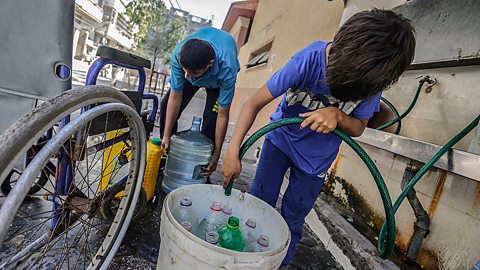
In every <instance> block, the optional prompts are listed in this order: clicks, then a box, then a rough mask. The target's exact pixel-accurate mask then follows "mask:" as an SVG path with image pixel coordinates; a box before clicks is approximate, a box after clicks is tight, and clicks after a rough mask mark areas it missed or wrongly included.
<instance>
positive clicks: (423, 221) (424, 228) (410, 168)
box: [401, 164, 430, 261]
mask: <svg viewBox="0 0 480 270" xmlns="http://www.w3.org/2000/svg"><path fill="white" fill-rule="evenodd" d="M418 170H419V169H418V167H416V166H414V165H411V164H407V167H406V168H405V172H404V173H403V179H402V183H401V188H402V190H404V189H405V187H406V186H407V185H408V183H410V181H411V180H412V178H413V177H414V176H415V174H416V173H417V172H418ZM407 199H408V202H409V203H410V206H411V207H412V209H413V211H414V212H415V217H416V219H417V220H416V221H415V224H414V231H413V235H412V239H411V240H410V244H409V245H408V250H407V254H406V257H407V259H408V260H409V261H415V260H416V258H417V255H418V252H419V251H420V247H421V245H422V241H423V239H424V238H425V237H427V235H428V233H429V232H430V230H429V227H430V217H429V216H428V213H427V211H425V209H423V206H422V204H421V203H420V200H419V199H418V197H417V194H416V192H415V189H413V188H412V189H411V190H410V191H409V192H408V194H407Z"/></svg>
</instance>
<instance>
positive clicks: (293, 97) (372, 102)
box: [266, 41, 381, 175]
mask: <svg viewBox="0 0 480 270" xmlns="http://www.w3.org/2000/svg"><path fill="white" fill-rule="evenodd" d="M328 44H329V43H328V42H322V41H317V42H314V43H312V44H310V45H309V46H308V47H306V48H304V49H302V50H301V51H299V52H298V53H296V54H295V55H294V56H293V57H292V58H291V59H290V61H289V62H288V63H287V64H286V65H285V66H284V67H282V68H281V69H280V70H279V71H277V72H276V73H275V74H273V76H272V77H271V78H270V79H269V80H268V81H267V87H268V89H269V90H270V92H271V94H272V95H273V97H275V98H276V97H279V96H281V95H283V98H282V101H281V102H280V104H279V105H278V107H277V110H276V111H275V113H273V114H272V116H271V117H270V119H271V121H276V120H279V119H282V118H288V117H295V116H298V115H299V114H301V113H304V112H308V111H313V110H316V109H320V108H323V107H327V106H335V107H338V108H339V109H341V110H342V111H344V112H345V113H346V114H348V115H350V116H352V117H355V118H358V119H369V118H371V117H372V115H373V113H374V112H377V111H378V110H379V109H380V97H381V93H379V94H377V95H375V96H374V97H372V98H370V99H368V100H361V101H358V102H341V101H339V100H337V99H335V98H334V97H333V96H332V95H331V92H330V89H329V87H328V86H327V85H326V84H325V81H326V78H325V74H326V54H325V48H326V47H327V45H328ZM266 138H267V139H268V140H270V141H271V142H272V143H273V144H274V145H275V146H277V147H278V148H280V149H281V150H282V151H283V152H284V153H285V154H286V155H287V156H288V157H289V158H290V159H291V160H292V162H293V163H294V165H295V166H296V167H297V168H299V169H300V170H301V171H303V172H304V173H306V174H310V175H319V174H322V173H324V172H325V171H326V170H327V169H328V168H329V167H330V165H331V164H332V162H333V161H334V160H335V157H336V156H337V153H338V149H339V146H340V144H341V142H342V141H341V139H340V138H339V137H337V136H336V135H334V134H333V133H329V134H323V133H317V132H315V131H312V130H311V129H310V128H305V129H300V126H299V125H293V126H285V127H281V128H278V129H276V130H274V131H272V132H270V133H268V134H267V136H266Z"/></svg>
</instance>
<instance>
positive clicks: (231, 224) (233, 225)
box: [227, 217, 240, 229]
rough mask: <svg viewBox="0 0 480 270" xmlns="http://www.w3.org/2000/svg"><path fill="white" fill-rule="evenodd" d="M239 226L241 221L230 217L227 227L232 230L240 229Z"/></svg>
mask: <svg viewBox="0 0 480 270" xmlns="http://www.w3.org/2000/svg"><path fill="white" fill-rule="evenodd" d="M239 224H240V221H239V220H238V218H237V217H230V218H229V219H228V224H227V227H229V228H230V229H238V227H239Z"/></svg>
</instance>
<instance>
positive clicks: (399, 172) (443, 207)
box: [332, 1, 480, 269]
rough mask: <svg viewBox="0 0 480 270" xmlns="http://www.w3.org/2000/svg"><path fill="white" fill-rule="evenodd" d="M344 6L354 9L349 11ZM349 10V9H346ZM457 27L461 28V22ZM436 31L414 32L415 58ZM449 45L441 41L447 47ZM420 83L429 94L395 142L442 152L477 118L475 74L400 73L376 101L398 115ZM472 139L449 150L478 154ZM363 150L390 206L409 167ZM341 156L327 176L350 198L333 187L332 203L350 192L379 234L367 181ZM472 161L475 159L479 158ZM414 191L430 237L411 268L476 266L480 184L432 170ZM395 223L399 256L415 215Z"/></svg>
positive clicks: (403, 213) (479, 72)
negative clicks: (428, 82)
mask: <svg viewBox="0 0 480 270" xmlns="http://www.w3.org/2000/svg"><path fill="white" fill-rule="evenodd" d="M386 2H387V1H386ZM444 2H445V1H444ZM350 4H351V5H353V3H350ZM348 5H349V2H347V6H348ZM463 8H465V7H462V9H463ZM466 8H467V9H468V7H466ZM346 9H347V8H346ZM448 10H452V8H449V9H446V10H445V11H446V12H441V13H442V14H444V15H445V16H447V17H450V19H451V20H453V21H455V17H454V16H455V13H453V14H452V13H450V14H449V13H448ZM462 12H465V10H462ZM433 15H434V14H432V17H434V18H433V19H436V18H437V16H433ZM457 20H458V21H461V20H462V18H457ZM441 23H442V22H438V23H436V24H435V27H433V26H432V29H431V30H430V31H429V30H428V29H422V27H423V26H422V25H417V28H420V29H419V30H418V31H417V47H418V48H417V49H418V50H417V52H418V51H428V50H429V47H435V46H436V45H435V43H436V41H438V39H441V36H442V35H444V33H442V31H441V29H442V25H441ZM424 24H425V22H424ZM467 25H468V24H467ZM450 26H451V25H450ZM439 29H440V30H439ZM432 31H433V32H434V34H435V31H437V35H434V34H431V33H432ZM424 32H425V33H430V34H429V36H428V35H422V33H424ZM419 33H420V36H419ZM447 34H448V33H447ZM447 37H448V35H447ZM434 40H436V41H434ZM451 41H452V40H448V42H451ZM463 41H464V40H463V39H457V40H456V41H454V42H453V43H455V45H452V46H458V47H459V48H460V47H462V42H463ZM446 42H447V41H446ZM455 48H456V47H455ZM421 56H424V55H421ZM439 59H441V56H440V57H439ZM435 60H436V59H431V60H430V61H435ZM424 75H429V76H431V77H434V78H436V79H437V83H436V84H435V85H434V86H433V87H432V88H431V92H429V93H427V92H426V91H425V89H426V87H425V86H424V88H423V90H422V92H421V94H420V97H419V99H418V102H417V104H416V105H415V107H414V109H413V110H412V112H411V113H410V114H409V115H408V116H407V117H406V118H405V119H404V121H402V130H401V133H400V134H401V135H403V136H406V137H410V138H415V139H418V140H420V141H425V142H430V143H434V144H438V145H444V144H445V143H446V142H447V141H448V140H450V139H451V138H452V137H453V136H454V135H455V134H457V133H458V132H459V131H460V130H462V129H463V128H464V127H465V126H466V125H467V124H468V123H470V121H472V120H473V119H474V118H475V117H476V116H477V115H478V113H480V111H479V108H480V107H479V104H480V96H479V95H478V93H479V91H480V87H479V85H478V82H477V80H478V78H479V76H480V66H466V67H449V68H438V69H426V70H411V71H407V72H405V73H404V74H403V75H402V76H401V78H400V79H399V81H398V82H397V83H396V84H395V85H393V86H392V87H391V88H390V89H389V90H388V91H385V92H384V94H383V96H384V97H386V98H387V99H389V100H390V101H391V102H392V103H393V104H394V105H395V106H396V108H397V109H398V111H399V112H400V113H402V112H404V111H405V110H406V109H407V107H408V106H409V105H410V102H411V100H412V98H413V95H414V93H415V89H416V87H417V85H418V80H419V77H421V76H424ZM478 132H480V130H479V128H478V127H477V129H476V130H474V131H472V132H471V133H470V134H469V135H468V136H466V137H465V138H464V139H463V140H461V141H460V142H459V143H458V144H457V145H455V147H454V148H456V149H459V150H464V151H470V152H474V151H478V150H475V149H477V147H475V146H476V145H478V141H476V140H478V138H477V139H476V140H475V135H476V134H478ZM362 146H364V148H365V150H366V151H367V153H368V154H369V155H370V157H372V159H373V160H374V161H375V163H376V165H377V166H378V168H379V169H380V172H381V173H382V175H383V177H384V179H385V181H386V184H387V186H388V188H389V192H390V195H391V197H392V199H393V200H394V201H395V199H396V198H397V197H398V195H399V194H400V192H401V190H400V182H401V179H402V176H403V173H404V170H405V167H406V164H407V163H408V162H409V161H408V160H406V159H405V158H402V157H400V156H396V155H394V154H392V153H390V152H387V151H384V150H381V149H376V148H373V147H370V146H367V145H362ZM342 149H343V151H341V153H340V154H339V156H338V157H337V161H336V162H335V163H334V165H335V166H333V168H332V169H333V170H332V171H333V173H334V174H335V176H338V177H340V178H343V179H345V181H346V182H347V183H348V184H349V189H351V190H348V191H345V190H344V188H345V187H337V192H336V196H338V197H340V198H341V197H342V196H344V194H348V193H349V192H350V193H352V192H353V193H355V194H356V195H359V196H360V197H361V198H363V200H364V201H365V202H366V203H367V205H368V206H369V208H370V209H368V211H370V214H369V220H368V221H369V222H370V224H371V225H372V226H373V227H376V228H377V229H378V228H379V226H380V225H381V224H380V223H381V221H382V220H383V218H384V214H383V205H382V202H381V199H380V196H379V193H378V191H377V189H376V188H375V187H374V182H373V178H372V176H371V175H370V173H369V172H368V170H367V169H366V167H365V166H364V164H363V162H362V161H361V160H360V159H359V158H358V156H357V155H356V154H355V153H354V152H353V151H352V150H351V149H350V148H349V147H348V146H347V145H344V146H342ZM475 153H477V154H479V152H475ZM336 184H337V185H339V184H338V183H336ZM416 190H417V194H418V197H419V199H420V201H421V203H422V205H423V206H424V208H425V209H426V210H427V212H428V213H429V216H430V218H431V227H430V230H431V232H430V234H429V235H428V236H427V238H426V239H425V240H424V242H423V244H422V250H421V252H420V254H419V256H418V258H417V262H418V263H420V264H421V265H423V266H424V267H425V268H426V269H470V267H472V266H473V265H474V263H475V262H476V261H478V260H480V252H479V250H480V242H479V241H478V239H480V183H478V182H476V181H473V180H471V179H467V178H464V177H460V176H457V175H453V174H449V173H446V172H443V171H440V170H432V171H430V172H428V173H427V174H426V175H425V176H424V177H423V179H422V180H420V182H419V183H418V184H417V185H416ZM352 207H355V206H352ZM363 210H366V209H363ZM395 217H396V224H397V229H398V233H397V246H398V247H399V249H400V250H402V251H406V250H407V248H408V245H409V242H410V239H411V236H412V233H413V228H414V222H415V216H414V213H413V211H412V209H411V207H410V206H409V204H408V202H404V203H403V204H402V206H401V207H400V209H399V210H398V212H397V214H396V216H395Z"/></svg>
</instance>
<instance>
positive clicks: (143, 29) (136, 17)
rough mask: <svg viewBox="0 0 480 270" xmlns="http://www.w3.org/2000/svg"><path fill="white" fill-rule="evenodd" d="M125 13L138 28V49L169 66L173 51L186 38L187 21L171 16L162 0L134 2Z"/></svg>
mask: <svg viewBox="0 0 480 270" xmlns="http://www.w3.org/2000/svg"><path fill="white" fill-rule="evenodd" d="M125 13H126V15H127V16H128V17H129V18H130V23H131V24H133V25H136V26H137V27H138V30H139V31H138V33H137V34H135V43H136V47H137V49H139V50H140V51H141V52H142V53H143V54H144V55H146V56H150V57H153V58H157V57H158V58H159V59H160V60H161V62H162V63H164V64H167V63H168V62H169V61H170V55H171V53H172V52H173V49H174V48H175V46H176V45H177V44H178V43H179V42H180V41H181V40H182V39H183V38H184V36H185V29H186V25H187V21H186V19H185V18H181V17H176V16H175V17H172V16H169V15H168V10H167V8H166V6H165V4H164V2H163V1H161V0H133V1H131V2H129V3H128V4H127V5H126V12H125Z"/></svg>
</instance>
